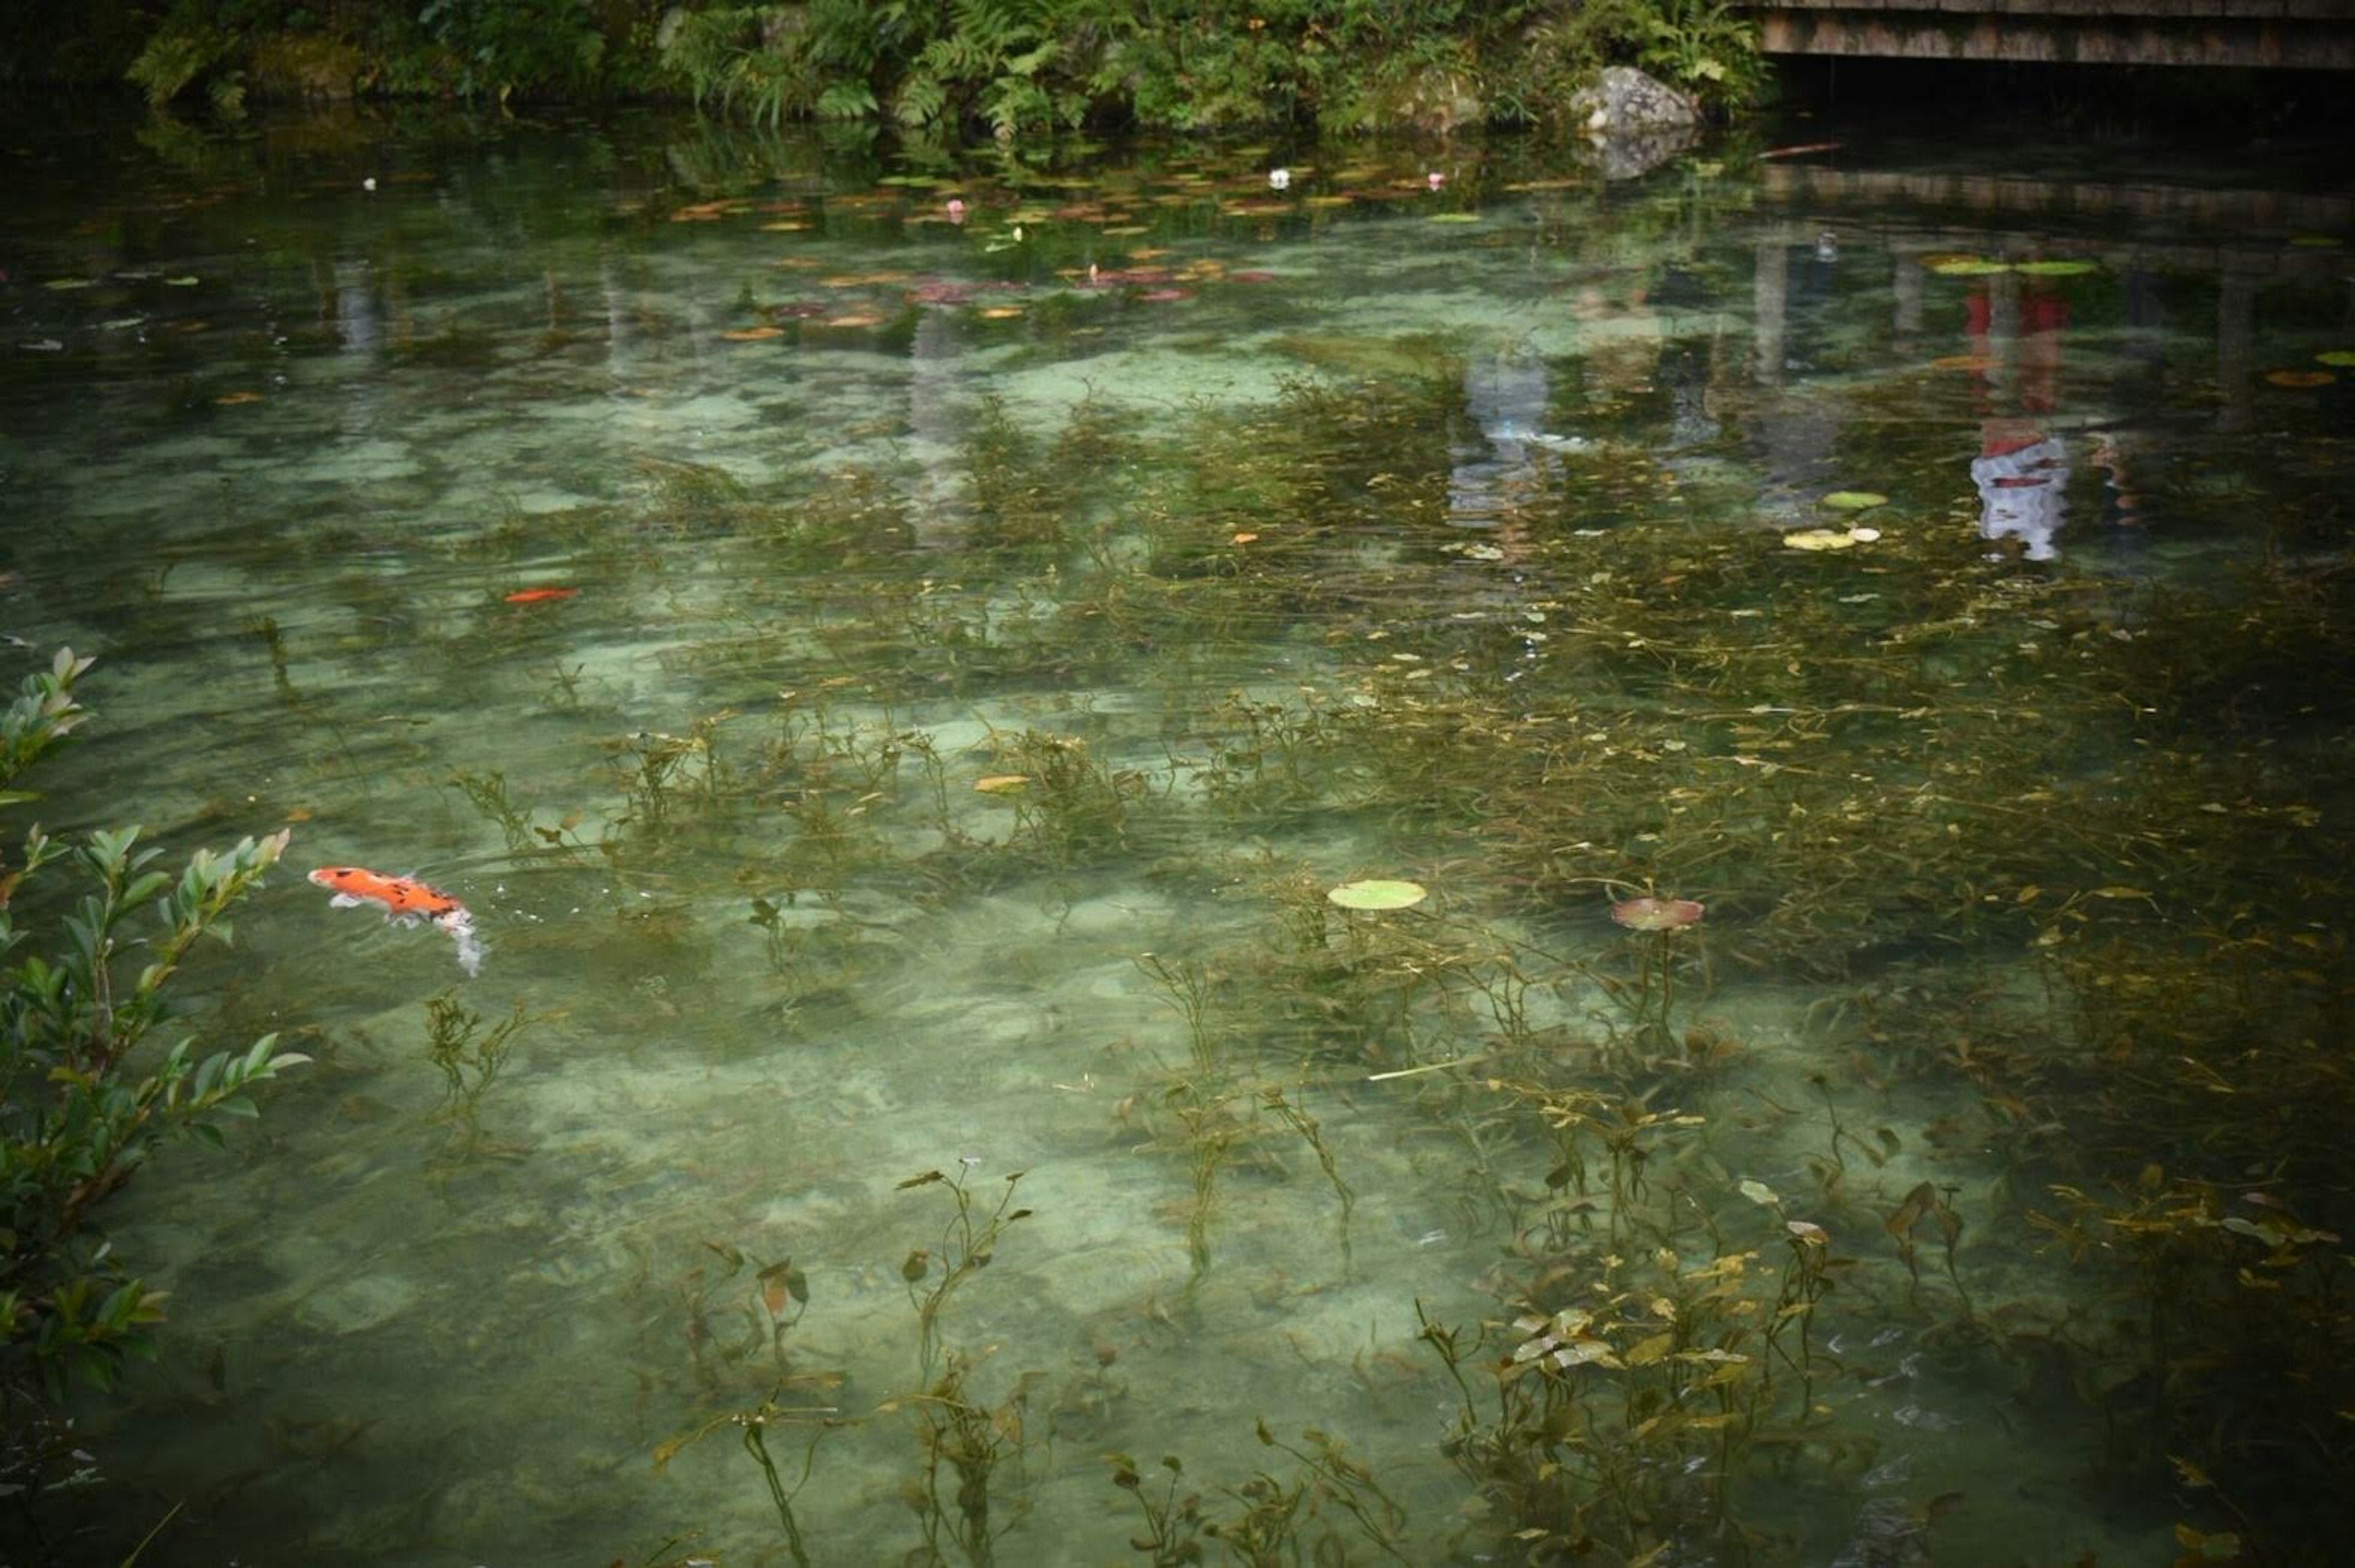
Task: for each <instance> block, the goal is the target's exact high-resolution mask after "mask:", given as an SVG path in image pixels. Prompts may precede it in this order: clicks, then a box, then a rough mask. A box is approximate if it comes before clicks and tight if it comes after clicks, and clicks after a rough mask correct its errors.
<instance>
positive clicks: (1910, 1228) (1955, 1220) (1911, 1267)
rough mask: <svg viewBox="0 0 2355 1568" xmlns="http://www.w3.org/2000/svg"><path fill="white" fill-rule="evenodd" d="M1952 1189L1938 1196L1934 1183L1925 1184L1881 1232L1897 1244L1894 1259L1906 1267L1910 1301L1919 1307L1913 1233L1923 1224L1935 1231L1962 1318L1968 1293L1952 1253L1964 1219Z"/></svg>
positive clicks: (1919, 1268)
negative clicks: (1923, 1222)
mask: <svg viewBox="0 0 2355 1568" xmlns="http://www.w3.org/2000/svg"><path fill="white" fill-rule="evenodd" d="M1953 1197H1954V1189H1952V1188H1948V1189H1945V1191H1944V1192H1941V1191H1940V1190H1939V1189H1938V1188H1937V1186H1936V1185H1935V1184H1934V1183H1933V1182H1928V1181H1924V1182H1922V1183H1920V1184H1918V1185H1917V1186H1915V1187H1914V1189H1913V1190H1912V1191H1911V1192H1908V1193H1907V1194H1906V1195H1905V1197H1904V1200H1902V1202H1900V1203H1899V1204H1898V1205H1897V1207H1896V1208H1894V1209H1892V1210H1891V1211H1890V1212H1889V1217H1888V1218H1887V1219H1886V1220H1884V1221H1881V1229H1883V1230H1884V1231H1886V1232H1889V1235H1890V1237H1891V1239H1892V1240H1894V1241H1895V1242H1896V1243H1897V1255H1898V1257H1899V1258H1901V1259H1902V1260H1903V1262H1904V1264H1905V1274H1906V1277H1907V1278H1908V1279H1909V1280H1910V1281H1911V1282H1912V1286H1913V1304H1914V1305H1915V1306H1916V1307H1919V1306H1920V1305H1921V1303H1922V1264H1921V1259H1920V1257H1919V1255H1918V1252H1917V1249H1916V1247H1915V1245H1914V1231H1915V1230H1916V1228H1917V1227H1919V1226H1920V1224H1921V1223H1922V1221H1924V1220H1928V1221H1932V1222H1933V1223H1934V1224H1935V1226H1936V1227H1937V1232H1938V1237H1939V1240H1940V1241H1941V1242H1942V1243H1944V1244H1945V1257H1946V1278H1947V1279H1948V1280H1949V1281H1950V1282H1952V1284H1953V1285H1954V1287H1955V1299H1956V1300H1958V1301H1959V1302H1961V1303H1962V1307H1963V1317H1965V1318H1966V1319H1967V1318H1969V1317H1970V1316H1971V1296H1970V1292H1968V1291H1966V1290H1965V1289H1964V1288H1963V1276H1962V1275H1961V1273H1960V1272H1959V1271H1958V1270H1957V1269H1956V1268H1955V1247H1956V1246H1957V1245H1959V1244H1960V1243H1961V1241H1962V1239H1963V1217H1962V1216H1961V1215H1960V1214H1958V1213H1956V1212H1955V1207H1954V1202H1953Z"/></svg>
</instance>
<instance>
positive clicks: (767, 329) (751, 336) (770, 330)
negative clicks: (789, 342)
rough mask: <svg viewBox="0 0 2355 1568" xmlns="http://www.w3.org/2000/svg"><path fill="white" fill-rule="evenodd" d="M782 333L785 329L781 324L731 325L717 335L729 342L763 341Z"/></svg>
mask: <svg viewBox="0 0 2355 1568" xmlns="http://www.w3.org/2000/svg"><path fill="white" fill-rule="evenodd" d="M784 335H785V329H784V328H783V327H782V326H738V327H731V328H730V329H729V330H728V331H726V332H723V333H721V334H720V335H719V336H721V337H722V338H723V339H725V340H726V341H728V342H730V343H764V342H766V341H767V340H768V339H770V338H772V337H783V336H784Z"/></svg>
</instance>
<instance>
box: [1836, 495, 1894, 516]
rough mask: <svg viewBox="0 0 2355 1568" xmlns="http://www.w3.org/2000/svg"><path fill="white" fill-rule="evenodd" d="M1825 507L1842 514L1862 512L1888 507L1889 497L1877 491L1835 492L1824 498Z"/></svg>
mask: <svg viewBox="0 0 2355 1568" xmlns="http://www.w3.org/2000/svg"><path fill="white" fill-rule="evenodd" d="M1824 505H1825V506H1827V507H1831V508H1833V509H1834V510H1835V511H1841V512H1862V511H1867V510H1870V508H1871V507H1886V506H1887V505H1889V497H1888V496H1884V495H1882V494H1881V493H1880V492H1879V491H1877V490H1835V491H1833V492H1832V493H1831V494H1830V495H1828V496H1825V497H1824Z"/></svg>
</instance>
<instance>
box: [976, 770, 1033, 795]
mask: <svg viewBox="0 0 2355 1568" xmlns="http://www.w3.org/2000/svg"><path fill="white" fill-rule="evenodd" d="M973 787H974V788H975V789H977V790H979V791H980V792H981V793H982V794H984V795H1012V794H1014V793H1015V792H1016V791H1017V790H1025V789H1028V788H1029V787H1030V776H1029V775H1028V773H991V774H989V775H988V776H986V777H985V778H977V779H975V780H974V781H973Z"/></svg>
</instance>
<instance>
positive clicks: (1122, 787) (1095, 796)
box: [989, 729, 1152, 866]
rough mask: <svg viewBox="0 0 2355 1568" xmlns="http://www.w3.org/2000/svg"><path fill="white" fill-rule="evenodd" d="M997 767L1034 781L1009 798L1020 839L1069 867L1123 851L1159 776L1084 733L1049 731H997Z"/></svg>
mask: <svg viewBox="0 0 2355 1568" xmlns="http://www.w3.org/2000/svg"><path fill="white" fill-rule="evenodd" d="M989 747H990V769H991V772H992V773H995V774H996V775H999V776H1007V775H1017V774H1018V775H1019V776H1021V777H1022V778H1023V779H1025V780H1027V781H1028V784H1027V786H1026V787H1025V788H1023V789H1020V790H1018V791H1014V792H1012V793H1010V794H1008V795H1007V796H1006V798H1007V800H1009V801H1010V802H1011V803H1012V804H1013V806H1014V820H1015V828H1014V840H1015V842H1017V843H1018V844H1020V845H1021V846H1022V847H1024V848H1027V849H1030V850H1034V851H1036V852H1037V853H1038V854H1039V856H1040V857H1041V858H1042V859H1044V860H1045V861H1046V862H1047V863H1048V864H1050V865H1053V866H1069V865H1072V864H1074V863H1076V862H1079V861H1082V860H1087V859H1094V858H1096V857H1099V856H1102V855H1104V854H1107V853H1110V852H1111V851H1113V850H1114V849H1116V848H1120V847H1121V846H1122V845H1123V844H1124V843H1125V842H1126V840H1127V836H1128V831H1129V827H1130V825H1131V818H1132V816H1133V815H1134V813H1135V808H1136V807H1137V805H1140V804H1142V803H1145V802H1146V801H1148V800H1149V799H1150V797H1151V793H1152V781H1151V779H1150V778H1148V777H1147V775H1146V773H1143V772H1141V771H1139V770H1137V769H1135V768H1124V767H1121V766H1119V765H1117V764H1116V763H1113V762H1111V761H1109V760H1107V759H1103V758H1100V757H1098V756H1096V755H1095V754H1094V753H1093V752H1092V751H1091V750H1090V748H1089V746H1088V742H1087V741H1085V740H1084V739H1082V737H1079V736H1076V735H1057V734H1053V733H1050V732H1049V731H1043V730H1029V729H1025V730H1020V731H1011V732H1008V731H991V733H990V737H989Z"/></svg>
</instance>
